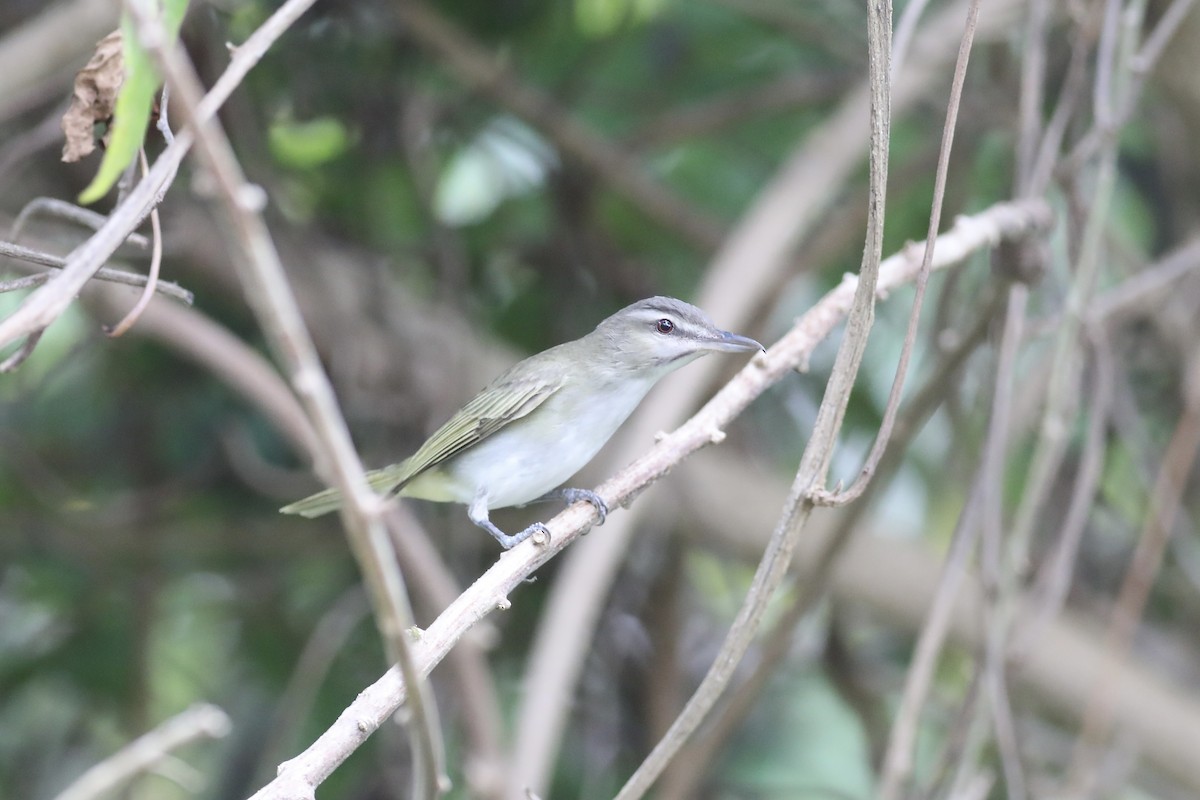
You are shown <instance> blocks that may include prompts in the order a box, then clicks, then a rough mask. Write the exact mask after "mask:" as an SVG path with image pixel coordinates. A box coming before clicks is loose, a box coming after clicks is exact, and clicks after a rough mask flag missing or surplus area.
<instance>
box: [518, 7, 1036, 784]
mask: <svg viewBox="0 0 1200 800" xmlns="http://www.w3.org/2000/svg"><path fill="white" fill-rule="evenodd" d="M966 8H967V2H965V0H955V2H953V3H951V4H949V5H947V6H945V7H941V8H938V9H937V10H936V11H935V12H934V13H933V14H932V15H931V16H930V17H929V19H928V20H926V21H925V22H924V24H922V26H921V29H920V32H919V33H918V34H917V37H916V39H915V40H914V43H913V47H912V50H911V55H910V57H909V66H908V67H906V68H905V69H904V70H903V71H902V72H901V74H899V75H898V76H897V81H896V84H895V85H894V86H893V87H892V108H893V114H894V115H896V116H898V115H900V114H902V113H904V112H905V111H906V110H911V109H912V108H913V107H914V106H915V105H916V104H917V103H919V102H921V101H922V100H923V99H924V98H925V97H927V96H928V91H929V87H930V86H932V85H934V84H935V83H936V82H938V81H943V80H944V79H945V77H946V74H947V72H948V70H949V65H950V64H951V63H952V62H953V58H954V53H955V51H956V46H957V42H958V40H959V36H960V34H961V31H962V19H963V16H964V14H965V11H966ZM1023 9H1024V0H991V2H989V6H988V13H987V14H985V15H984V16H983V17H982V18H981V19H980V24H979V30H978V32H977V34H976V38H977V39H978V40H979V41H986V40H995V39H996V38H998V37H999V38H1005V39H1007V37H1009V36H1010V32H1011V29H1012V26H1013V25H1014V24H1016V23H1017V22H1019V20H1020V15H1021V14H1022V13H1023ZM869 105H870V101H869V89H868V83H867V81H866V80H865V79H864V80H863V81H862V83H860V84H859V85H856V86H855V87H854V88H852V89H851V90H849V91H848V92H847V93H846V96H845V98H844V99H843V100H842V102H840V103H839V104H838V106H837V108H836V109H834V110H833V111H832V112H831V113H830V115H829V117H828V119H826V120H825V121H824V122H823V123H822V124H821V125H820V126H818V127H817V128H814V129H813V130H812V131H810V132H808V133H807V134H806V135H805V136H804V137H803V138H802V139H801V140H800V141H798V142H797V145H796V147H795V148H794V149H793V150H792V152H791V153H789V154H788V156H787V157H786V159H785V160H783V161H782V162H781V163H780V164H779V165H778V167H777V169H776V171H775V173H774V175H773V176H772V178H771V180H770V181H769V182H768V183H767V184H766V185H764V186H763V188H762V189H761V190H760V191H759V192H758V193H757V195H756V197H755V198H754V201H753V202H752V203H751V204H750V205H749V206H747V208H746V209H745V210H744V211H743V213H742V216H741V218H740V220H739V222H738V224H737V226H736V227H735V228H734V230H733V232H732V233H731V234H730V236H729V237H728V239H727V240H726V241H725V243H724V245H723V246H722V247H721V249H720V251H718V253H717V254H716V255H715V256H714V257H713V259H712V260H711V262H710V263H709V265H708V267H707V268H706V270H705V273H704V278H703V280H702V281H701V284H700V286H699V287H698V289H697V291H696V303H697V305H699V306H700V307H701V308H704V309H706V310H707V311H709V312H710V313H712V314H713V316H714V318H716V319H719V320H721V322H722V323H723V324H726V325H728V326H730V327H732V328H736V329H741V328H743V327H748V326H750V325H752V324H753V322H754V321H755V320H756V319H760V318H761V311H762V309H763V308H764V307H765V306H767V305H769V304H771V303H772V302H773V300H774V296H773V292H772V290H773V288H777V287H779V286H781V285H782V284H783V283H784V282H785V281H787V280H789V279H790V277H789V276H794V274H795V271H796V269H797V265H796V260H795V250H796V247H797V246H798V245H800V244H801V243H802V242H804V241H805V240H806V239H807V238H811V237H812V236H813V235H814V231H815V230H817V229H818V228H819V226H820V225H822V224H825V223H826V222H827V221H828V216H829V213H830V212H831V210H833V209H834V208H835V205H836V201H837V198H839V197H841V196H843V195H844V193H845V188H846V186H847V184H848V182H851V181H854V180H857V179H858V177H857V176H858V175H859V174H860V173H861V171H862V169H861V168H862V162H863V156H864V154H865V153H866V152H867V148H868V145H869V140H868V137H869V128H868V126H865V125H863V124H862V123H863V120H864V119H866V118H867V115H868V113H869ZM864 217H865V214H864ZM938 247H939V248H940V247H942V243H941V242H940V241H939V243H938ZM906 257H907V256H906ZM913 257H914V258H919V253H917V254H914V255H913ZM940 258H941V254H940V252H935V255H934V259H935V261H936V260H938V259H940ZM914 267H915V265H914ZM719 371H720V367H719V365H718V364H717V363H716V362H715V361H711V360H710V361H708V362H705V361H703V360H702V361H699V362H697V363H696V364H695V365H693V366H691V367H689V368H688V370H686V371H682V372H681V373H680V374H679V375H677V376H675V377H674V378H673V385H672V392H671V393H670V394H669V395H668V396H664V397H661V398H660V399H659V400H658V402H656V403H653V404H647V405H643V406H642V407H641V408H640V409H639V410H638V412H637V413H636V414H635V415H634V417H633V418H632V419H631V420H630V422H629V423H628V424H627V425H626V426H625V430H624V432H623V433H622V434H619V435H620V436H621V441H620V443H619V444H618V446H616V447H614V448H611V451H612V452H613V453H614V455H612V456H611V457H610V459H609V463H610V464H611V465H615V466H621V465H623V464H626V463H628V462H629V461H631V460H632V459H634V458H636V457H637V456H638V455H639V453H640V452H641V448H642V446H643V444H642V443H643V442H646V441H648V440H650V438H651V437H653V436H655V435H656V434H657V433H659V432H660V431H663V430H672V429H674V428H675V427H677V426H678V425H679V424H681V422H682V421H683V420H685V419H686V418H687V414H688V413H689V412H690V410H691V409H692V408H693V407H695V405H696V404H697V403H698V402H699V401H700V400H701V399H702V398H703V397H704V396H705V394H706V393H707V392H709V391H710V390H711V387H712V386H713V385H714V383H715V381H716V380H718V375H719ZM644 509H646V506H644V505H639V506H635V507H634V508H633V510H632V512H631V513H630V514H629V515H627V516H624V517H621V516H614V517H612V518H610V521H609V522H608V524H607V525H606V527H605V530H604V536H602V537H597V536H593V537H589V539H588V540H586V541H584V542H582V543H581V544H580V545H579V546H577V547H576V548H574V550H573V551H572V552H571V553H570V554H569V555H568V557H567V562H566V563H565V564H564V565H563V566H562V568H561V571H560V573H559V578H560V579H559V580H556V581H555V585H554V586H553V587H552V588H551V590H550V595H549V597H548V598H547V602H546V604H545V607H544V613H543V614H542V616H541V619H540V620H539V623H538V628H537V632H536V635H535V638H534V643H533V646H532V648H531V653H530V657H529V662H528V666H527V668H526V671H525V678H524V680H525V681H526V682H527V685H528V687H529V690H528V691H526V692H524V693H523V696H522V700H521V706H520V710H519V712H518V715H517V720H518V722H517V726H516V728H517V729H516V735H515V743H514V746H513V750H514V752H513V759H512V768H511V775H512V776H513V783H512V785H510V787H509V792H510V794H511V795H518V794H520V793H521V792H523V791H525V790H526V789H527V788H530V789H531V790H532V791H533V792H534V793H535V794H536V793H539V792H542V793H544V792H545V791H546V784H547V783H548V782H549V778H550V773H551V771H552V769H553V766H554V762H555V754H556V753H557V751H558V748H559V746H560V744H561V743H562V741H563V738H564V736H563V729H564V727H565V725H566V720H567V718H568V716H569V714H570V711H571V708H572V704H573V696H574V694H575V687H576V685H577V683H578V681H579V676H580V675H581V673H582V670H583V664H584V659H585V657H586V654H587V653H588V652H589V646H590V645H589V643H590V642H591V641H592V639H593V638H594V634H595V629H596V625H597V621H598V620H599V619H600V618H601V612H602V609H603V605H604V603H605V602H606V600H607V598H608V597H609V596H610V593H611V587H612V584H613V581H614V580H615V579H616V575H617V574H618V572H619V570H620V565H621V564H622V563H623V561H624V560H625V558H626V556H627V554H628V552H629V543H630V541H631V540H632V539H633V537H634V536H635V534H636V531H637V524H638V522H639V521H640V520H641V519H642V517H643V514H644V513H645V511H644Z"/></svg>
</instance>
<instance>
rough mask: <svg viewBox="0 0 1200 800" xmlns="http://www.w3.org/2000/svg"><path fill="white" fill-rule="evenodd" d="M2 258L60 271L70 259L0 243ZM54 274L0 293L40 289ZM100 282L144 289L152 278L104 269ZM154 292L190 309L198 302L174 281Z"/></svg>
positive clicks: (160, 283) (157, 286) (162, 283)
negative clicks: (142, 287) (38, 287)
mask: <svg viewBox="0 0 1200 800" xmlns="http://www.w3.org/2000/svg"><path fill="white" fill-rule="evenodd" d="M0 256H8V257H9V258H19V259H21V260H23V261H28V262H30V263H32V264H41V265H42V266H43V267H51V268H53V269H61V268H63V267H65V266H66V265H67V259H65V258H61V257H59V256H55V255H51V254H50V253H43V252H42V251H40V250H33V249H30V248H28V247H22V246H21V245H19V244H11V243H9V242H0ZM53 277H54V273H49V272H42V273H39V274H37V275H31V276H29V277H28V278H24V279H22V281H21V282H20V283H18V282H16V281H13V284H14V285H11V286H10V285H6V284H0V291H6V292H11V291H16V290H17V289H28V288H32V287H34V286H41V285H42V284H44V283H46V282H47V281H49V280H51V279H53ZM92 277H94V278H96V279H97V280H101V281H108V282H109V283H120V284H124V285H125V286H145V285H146V284H147V283H149V280H150V279H149V278H147V277H146V276H145V275H140V274H138V273H136V272H125V271H123V270H119V269H110V268H108V267H101V268H100V269H98V270H97V271H96V273H95V274H94V275H93V276H92ZM154 291H156V292H158V293H160V294H165V295H167V296H168V297H174V298H175V299H176V300H182V301H183V302H185V303H187V304H188V305H189V306H190V305H191V304H192V303H193V302H194V301H195V297H194V296H193V295H192V293H191V292H189V291H188V290H187V289H184V288H183V287H182V286H180V285H179V284H177V283H172V282H171V281H158V282H157V283H156V284H155V286H154Z"/></svg>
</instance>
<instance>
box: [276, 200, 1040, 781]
mask: <svg viewBox="0 0 1200 800" xmlns="http://www.w3.org/2000/svg"><path fill="white" fill-rule="evenodd" d="M1052 221H1053V215H1052V214H1051V211H1050V208H1049V206H1047V205H1046V204H1045V203H1044V202H1042V201H1041V200H1029V201H1024V202H1022V203H1003V204H1000V205H997V206H993V207H992V208H990V209H988V210H987V211H985V212H983V213H981V214H979V215H976V216H974V217H960V218H959V219H958V220H957V221H956V223H955V226H954V228H953V229H952V230H950V231H948V232H946V233H944V234H942V236H940V237H939V238H938V244H937V247H936V249H935V251H934V260H933V268H934V269H946V268H948V267H951V266H954V265H956V264H959V263H961V262H962V261H963V260H965V259H966V258H967V257H969V256H970V255H971V254H972V253H974V252H976V251H977V250H979V249H982V248H985V247H989V246H994V245H995V244H997V243H999V242H1001V241H1005V240H1008V239H1020V238H1024V237H1026V236H1030V235H1035V234H1038V233H1040V232H1043V231H1045V230H1047V229H1048V228H1049V226H1050V225H1051V223H1052ZM919 267H920V261H919V258H918V256H917V253H916V250H915V248H908V249H906V250H904V251H902V252H900V253H898V254H897V255H894V256H892V257H891V258H888V259H887V260H885V261H884V262H883V263H882V264H881V266H880V278H879V285H878V287H877V292H878V293H879V294H880V295H883V294H886V293H888V292H890V291H892V290H894V289H896V288H897V287H899V286H901V285H903V284H905V283H908V282H910V281H912V280H913V278H914V277H915V275H916V273H917V270H918V269H919ZM857 283H858V281H857V279H856V278H854V277H853V276H847V278H846V279H845V280H844V281H843V282H842V283H841V284H840V285H839V286H838V287H836V288H835V289H833V290H832V291H831V292H829V294H827V295H826V296H825V297H824V298H823V299H822V300H821V301H820V302H819V303H817V304H816V305H815V306H814V307H813V308H812V309H810V310H809V311H808V313H806V314H805V315H804V316H803V317H801V318H800V320H798V321H797V323H796V325H795V327H793V328H792V330H791V331H790V332H789V333H788V334H787V335H785V336H784V337H783V338H782V339H780V340H779V341H778V342H777V343H776V344H775V345H774V346H773V347H772V348H771V349H770V351H768V352H767V353H766V354H765V355H760V356H756V357H755V359H754V360H753V361H752V362H751V364H749V365H748V366H747V367H745V368H744V369H743V370H742V371H741V372H740V373H738V375H737V376H736V377H734V379H733V380H732V381H730V382H729V383H728V384H727V385H726V386H725V387H724V388H723V389H722V390H721V391H720V392H719V393H718V394H717V395H716V396H715V397H713V398H712V399H711V400H710V401H709V402H708V403H707V404H706V405H705V406H704V408H702V409H701V410H700V411H699V413H697V414H696V415H695V416H694V417H692V418H691V419H690V420H689V421H688V422H686V423H685V424H684V425H683V426H681V427H680V428H679V429H678V430H676V431H675V432H673V433H671V434H669V435H666V436H664V437H662V439H661V440H660V441H659V442H658V443H657V444H656V445H655V446H654V447H653V448H651V450H650V451H649V452H647V453H645V454H644V455H643V456H642V457H640V458H639V459H637V460H636V461H634V462H633V463H632V464H630V465H629V466H628V467H626V468H625V469H623V470H621V471H620V472H618V473H617V474H616V475H614V476H613V477H612V478H611V479H609V480H608V481H606V482H605V483H603V484H602V485H601V486H599V487H597V490H596V491H597V493H598V494H599V495H600V497H601V498H602V499H603V500H604V501H605V503H606V504H607V505H608V507H609V508H611V509H614V512H613V516H616V512H615V509H616V508H617V507H618V506H625V505H626V504H628V503H630V502H632V500H633V498H634V497H636V496H637V495H638V494H640V493H641V492H643V491H644V490H645V489H646V488H647V487H648V486H649V485H651V484H652V483H654V482H655V481H656V480H658V479H659V478H661V477H662V476H663V475H665V474H666V473H667V472H669V471H670V470H671V469H672V468H673V467H674V466H675V465H676V464H678V463H679V462H680V461H682V460H683V459H684V458H686V457H687V456H688V455H690V454H691V453H693V452H695V451H696V450H699V449H700V448H702V447H704V446H705V445H707V444H710V443H712V442H713V440H714V438H716V439H720V438H721V430H722V428H723V427H724V426H725V425H727V424H728V423H729V422H730V421H731V420H732V419H733V418H734V417H736V416H737V415H738V414H740V413H741V412H742V411H743V410H744V409H745V408H746V406H747V405H749V404H750V402H751V401H753V400H754V399H755V398H756V397H758V396H759V395H760V394H762V393H763V392H764V391H765V390H766V389H767V388H768V387H769V386H771V385H772V384H774V383H776V382H778V381H779V380H781V379H782V378H783V377H785V376H786V375H788V374H790V373H791V371H792V370H794V369H795V368H796V367H797V366H798V365H800V364H802V363H805V361H806V360H807V359H808V357H809V355H810V354H811V352H812V350H813V348H814V347H816V345H817V344H818V343H820V342H821V341H822V340H823V339H824V338H825V337H827V336H828V335H829V334H830V333H831V332H832V331H833V330H834V328H836V327H837V326H838V325H839V324H840V323H841V321H842V320H843V319H844V318H845V316H846V313H847V311H848V310H849V308H850V305H851V302H852V298H853V296H854V292H855V287H856V285H857ZM594 513H595V512H594V510H593V509H591V508H590V507H589V506H585V505H582V504H581V505H576V506H571V507H570V508H568V509H566V510H564V511H563V512H561V513H560V514H558V516H556V517H554V518H553V519H551V520H550V521H549V522H547V526H548V527H549V528H550V531H551V534H552V535H551V541H550V544H549V545H546V546H544V547H538V546H536V545H534V544H533V543H531V542H528V543H525V544H522V545H520V546H518V547H515V548H513V549H512V550H509V551H507V552H505V553H504V554H502V555H501V556H500V559H499V560H498V561H497V562H496V563H495V564H494V565H493V566H492V567H491V568H490V569H489V570H488V571H487V572H485V573H484V574H483V575H482V576H480V577H479V579H478V580H476V581H475V583H474V584H472V585H471V586H470V587H469V588H468V589H467V590H466V591H465V592H463V594H461V595H460V596H459V597H458V598H457V599H456V600H455V601H454V603H453V604H452V605H451V606H450V607H449V608H448V609H446V611H445V612H443V613H442V614H441V615H440V616H439V617H438V618H437V619H436V620H435V621H434V622H433V624H431V625H430V626H429V627H428V628H427V629H426V630H425V631H424V633H423V634H422V635H421V638H420V640H419V641H418V642H416V643H415V644H414V646H413V657H414V660H415V661H416V664H417V668H418V670H419V671H420V672H421V674H422V675H427V674H428V673H429V671H430V670H432V669H433V667H434V666H436V665H437V664H438V663H439V662H440V661H441V660H442V659H443V658H444V657H445V655H446V653H447V652H449V650H450V648H451V647H453V646H454V644H455V643H456V642H457V641H458V640H459V639H460V638H461V637H462V636H463V635H464V634H465V633H466V632H467V631H468V630H469V629H470V628H471V627H472V626H473V625H474V624H475V623H477V622H478V621H479V620H481V619H483V618H484V617H486V616H487V615H488V614H490V613H491V612H492V611H493V610H494V609H496V608H501V609H503V608H507V607H508V606H509V600H508V595H509V594H510V593H511V592H512V591H513V590H514V589H516V588H517V587H519V586H521V585H522V583H524V581H525V580H526V579H527V578H528V577H529V576H530V575H532V574H533V573H534V572H536V571H537V569H538V568H539V567H541V566H542V565H543V564H545V563H546V562H547V561H549V560H550V559H551V558H553V557H554V556H555V555H557V554H558V553H559V552H561V551H562V550H563V549H565V548H566V547H567V546H569V545H570V544H571V543H572V542H574V541H575V540H576V539H577V538H579V536H580V535H581V534H582V532H583V531H584V530H587V529H590V528H591V526H592V525H593V523H594V516H593V515H594ZM404 696H405V690H404V684H403V682H402V681H401V679H400V677H399V675H398V673H397V672H396V670H395V669H392V670H389V671H388V672H387V673H386V674H385V675H384V676H383V677H381V678H380V679H379V680H378V681H376V682H375V683H374V684H372V685H371V686H370V687H368V688H366V689H364V690H363V692H362V693H360V694H359V696H358V698H357V699H356V700H355V701H354V702H353V703H352V704H351V705H350V706H349V707H347V708H346V709H345V710H344V711H343V712H342V714H341V715H340V716H339V717H338V719H337V721H336V722H335V723H334V724H333V725H332V726H331V727H330V728H329V729H328V730H327V731H326V732H325V733H324V734H322V735H321V736H320V737H319V738H318V739H317V740H316V741H315V742H313V744H312V745H311V746H310V747H309V748H308V749H307V750H305V751H304V752H303V753H301V754H300V755H298V756H297V757H296V758H293V759H292V760H290V761H288V762H285V763H284V764H282V765H281V766H280V768H279V776H278V777H277V778H276V779H275V780H274V781H272V782H271V783H270V784H268V785H266V786H264V787H263V788H262V789H260V790H259V791H258V792H257V793H256V794H255V795H254V798H255V800H267V799H268V798H293V797H311V789H312V787H315V786H317V785H319V784H321V783H322V782H323V781H324V780H325V779H326V778H327V777H329V775H330V774H331V773H332V772H333V770H334V769H335V768H336V767H337V766H338V765H339V764H341V763H342V761H344V760H345V759H346V758H347V757H348V756H349V755H350V754H351V753H352V752H354V750H356V749H357V748H358V747H359V746H361V745H362V743H363V742H365V741H366V739H367V737H368V736H370V734H371V733H372V732H374V731H375V729H376V728H378V727H379V726H380V725H381V724H382V723H383V722H384V721H385V720H387V719H388V718H389V717H390V715H391V714H392V713H393V712H394V711H395V710H396V708H397V707H398V706H399V705H400V704H401V703H402V702H403V701H404ZM306 792H307V794H306Z"/></svg>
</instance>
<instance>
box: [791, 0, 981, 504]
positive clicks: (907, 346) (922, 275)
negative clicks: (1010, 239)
mask: <svg viewBox="0 0 1200 800" xmlns="http://www.w3.org/2000/svg"><path fill="white" fill-rule="evenodd" d="M979 6H980V0H972V2H971V5H970V7H969V8H968V9H967V23H966V29H965V30H964V31H963V35H962V39H961V40H960V42H959V46H958V61H957V63H955V65H954V81H953V82H952V84H951V87H950V101H949V103H948V105H947V108H946V122H945V125H944V126H943V128H942V143H941V148H940V150H939V151H938V163H937V172H936V174H935V177H934V181H933V208H932V209H930V212H929V230H928V233H927V234H926V236H925V255H924V256H923V257H922V260H921V271H920V272H919V273H918V274H917V291H916V295H915V296H914V297H913V304H912V310H911V311H910V312H909V315H908V329H907V330H906V331H905V334H904V344H903V346H902V347H901V349H900V359H899V363H898V364H897V365H896V377H895V378H894V379H893V380H892V388H891V391H890V392H889V393H888V399H887V406H886V407H885V408H884V411H883V421H882V422H881V423H880V425H879V433H878V434H877V435H876V436H875V443H874V445H872V446H871V452H870V454H869V455H868V456H867V462H866V464H864V465H863V468H862V471H861V472H860V473H859V476H858V478H857V479H856V480H855V481H854V483H853V484H852V485H851V486H850V488H849V489H847V490H846V491H844V492H835V493H833V494H829V493H827V492H820V493H818V494H817V495H816V496H814V498H813V499H815V500H816V501H817V502H818V503H819V504H820V505H844V504H846V503H851V502H853V501H855V500H857V499H858V498H859V497H861V496H862V493H863V492H864V491H865V490H866V488H867V484H868V483H870V482H871V477H872V476H873V475H874V474H875V470H876V469H877V468H878V467H879V460H880V459H881V458H883V453H884V450H886V449H887V444H888V440H889V439H891V436H892V426H893V425H895V423H896V412H897V411H898V410H899V408H900V397H901V395H902V394H903V393H904V378H905V376H906V375H907V374H908V362H909V359H910V358H911V357H912V351H913V345H914V344H915V343H916V341H917V326H918V324H919V323H920V321H921V308H922V306H923V304H924V302H925V287H926V286H927V285H928V283H929V265H930V262H931V261H932V260H933V245H934V242H936V241H937V233H938V228H939V226H940V225H941V221H942V203H943V202H944V200H945V199H946V175H947V174H948V173H949V171H950V149H951V146H952V145H953V144H954V128H955V126H956V125H957V124H958V107H959V102H960V101H961V100H962V89H963V83H964V82H965V81H966V79H967V62H968V61H969V60H970V57H971V43H972V42H973V41H974V40H975V28H976V26H977V25H978V22H979ZM908 11H909V9H905V12H906V13H907V12H908Z"/></svg>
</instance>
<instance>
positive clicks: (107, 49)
mask: <svg viewBox="0 0 1200 800" xmlns="http://www.w3.org/2000/svg"><path fill="white" fill-rule="evenodd" d="M121 48H122V44H121V31H119V30H116V31H113V32H112V33H110V34H109V35H108V36H105V37H104V38H103V39H101V40H100V41H99V42H97V43H96V52H95V53H94V54H93V55H92V58H91V60H90V61H88V63H87V66H85V67H84V68H83V69H81V70H79V72H78V73H77V74H76V75H75V90H74V92H73V93H72V96H71V107H70V108H68V109H67V111H66V113H65V114H63V118H62V129H63V134H64V135H65V136H66V138H67V141H66V144H64V145H63V155H62V160H63V161H78V160H79V159H81V158H83V157H84V156H86V155H88V154H89V153H91V152H92V151H93V150H95V149H96V141H95V137H94V135H93V130H94V128H95V126H96V123H97V122H108V121H109V120H111V119H112V115H113V106H115V105H116V102H117V92H119V91H120V89H121V84H122V83H124V82H125V59H124V58H123V57H122V49H121Z"/></svg>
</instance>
